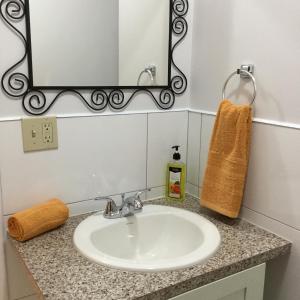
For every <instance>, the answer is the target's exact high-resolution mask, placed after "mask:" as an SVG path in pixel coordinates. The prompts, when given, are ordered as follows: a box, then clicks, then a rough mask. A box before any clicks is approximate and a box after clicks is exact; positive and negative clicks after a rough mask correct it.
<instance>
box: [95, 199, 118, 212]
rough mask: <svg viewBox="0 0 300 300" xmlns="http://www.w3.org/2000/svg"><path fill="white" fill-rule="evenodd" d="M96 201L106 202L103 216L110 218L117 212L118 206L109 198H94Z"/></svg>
mask: <svg viewBox="0 0 300 300" xmlns="http://www.w3.org/2000/svg"><path fill="white" fill-rule="evenodd" d="M94 200H96V201H107V204H106V207H105V210H104V216H111V215H112V214H114V213H116V212H118V206H117V204H116V202H115V201H114V200H113V199H112V198H111V197H96V198H95V199H94Z"/></svg>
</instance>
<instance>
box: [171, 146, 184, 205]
mask: <svg viewBox="0 0 300 300" xmlns="http://www.w3.org/2000/svg"><path fill="white" fill-rule="evenodd" d="M179 147H180V146H173V147H172V149H175V152H174V154H173V161H172V162H169V163H168V165H167V182H166V197H167V198H168V199H172V200H179V201H184V199H185V174H186V167H185V164H184V163H183V162H181V161H180V160H181V155H180V153H179Z"/></svg>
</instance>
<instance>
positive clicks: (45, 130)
mask: <svg viewBox="0 0 300 300" xmlns="http://www.w3.org/2000/svg"><path fill="white" fill-rule="evenodd" d="M22 134H23V149H24V152H31V151H39V150H50V149H57V148H58V138H57V122H56V117H49V118H25V119H22Z"/></svg>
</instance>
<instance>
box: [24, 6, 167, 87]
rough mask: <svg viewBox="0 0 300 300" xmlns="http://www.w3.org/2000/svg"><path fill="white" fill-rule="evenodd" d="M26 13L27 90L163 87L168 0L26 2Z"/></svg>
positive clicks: (165, 63)
mask: <svg viewBox="0 0 300 300" xmlns="http://www.w3.org/2000/svg"><path fill="white" fill-rule="evenodd" d="M29 11H30V27H31V50H32V77H33V86H35V87H52V86H53V87H110V86H122V87H129V86H137V81H138V78H139V76H140V75H141V76H140V80H139V85H140V86H151V85H153V86H166V85H168V69H169V17H170V16H169V14H170V0H29ZM150 67H152V68H150ZM143 70H145V72H143V73H141V72H142V71H143ZM150 70H151V71H150ZM151 75H152V76H151Z"/></svg>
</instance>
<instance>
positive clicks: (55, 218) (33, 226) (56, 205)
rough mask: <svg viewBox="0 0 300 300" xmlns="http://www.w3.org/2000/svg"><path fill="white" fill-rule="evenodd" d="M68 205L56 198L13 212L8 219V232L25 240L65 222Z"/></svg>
mask: <svg viewBox="0 0 300 300" xmlns="http://www.w3.org/2000/svg"><path fill="white" fill-rule="evenodd" d="M68 217H69V209H68V207H67V206H66V205H65V204H64V203H63V202H62V201H60V200H58V199H52V200H50V201H48V202H46V203H44V204H39V205H35V206H33V207H32V208H29V209H26V210H24V211H21V212H18V213H15V214H14V215H13V216H11V217H10V218H9V219H8V233H9V235H10V236H12V237H13V238H15V239H16V240H18V241H22V242H24V241H27V240H29V239H32V238H33V237H35V236H37V235H40V234H42V233H44V232H46V231H49V230H51V229H54V228H56V227H58V226H60V225H62V224H64V223H65V222H66V220H67V219H68Z"/></svg>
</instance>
